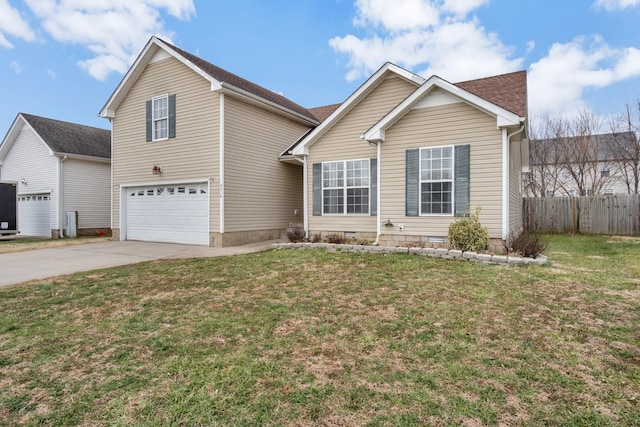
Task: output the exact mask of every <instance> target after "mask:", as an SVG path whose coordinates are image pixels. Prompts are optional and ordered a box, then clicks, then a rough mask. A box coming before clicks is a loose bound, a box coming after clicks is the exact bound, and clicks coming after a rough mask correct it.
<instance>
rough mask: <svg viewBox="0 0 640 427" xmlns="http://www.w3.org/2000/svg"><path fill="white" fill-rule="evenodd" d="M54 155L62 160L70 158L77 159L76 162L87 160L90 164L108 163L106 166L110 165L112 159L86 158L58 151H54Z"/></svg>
mask: <svg viewBox="0 0 640 427" xmlns="http://www.w3.org/2000/svg"><path fill="white" fill-rule="evenodd" d="M53 155H54V156H56V157H61V158H64V157H66V158H68V159H75V160H85V161H88V162H95V163H106V164H110V163H111V159H106V158H104V157H94V156H85V155H82V154H71V153H62V152H58V151H54V152H53Z"/></svg>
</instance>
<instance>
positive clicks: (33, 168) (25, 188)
mask: <svg viewBox="0 0 640 427" xmlns="http://www.w3.org/2000/svg"><path fill="white" fill-rule="evenodd" d="M58 162H59V159H58V157H56V156H54V155H53V153H51V151H50V150H49V148H48V147H47V145H46V144H45V143H44V142H42V140H41V139H40V137H39V136H38V135H37V134H36V133H35V132H34V131H33V130H32V129H31V128H30V127H29V126H27V125H24V126H23V127H22V129H21V130H20V133H19V134H18V136H17V137H16V139H15V141H14V143H13V145H12V146H11V149H10V150H9V152H8V153H7V156H6V157H5V159H4V162H3V163H4V164H3V165H2V180H3V181H17V182H18V194H43V193H51V205H50V211H51V218H50V222H51V228H57V227H58V198H59V196H58ZM22 178H25V180H26V181H27V184H26V185H24V184H23V183H21V182H20V180H21V179H22Z"/></svg>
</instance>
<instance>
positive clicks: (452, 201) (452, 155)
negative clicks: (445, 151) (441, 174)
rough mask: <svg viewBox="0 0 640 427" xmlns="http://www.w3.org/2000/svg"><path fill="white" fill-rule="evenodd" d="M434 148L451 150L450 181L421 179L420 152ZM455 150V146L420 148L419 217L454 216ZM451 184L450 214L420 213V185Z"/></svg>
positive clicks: (420, 160) (420, 163) (419, 158)
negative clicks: (432, 183)
mask: <svg viewBox="0 0 640 427" xmlns="http://www.w3.org/2000/svg"><path fill="white" fill-rule="evenodd" d="M436 148H450V149H451V179H450V180H438V181H433V180H431V181H429V180H427V181H423V179H422V150H432V149H436ZM455 163H456V149H455V145H436V146H433V147H420V150H419V155H418V176H419V177H420V181H419V187H418V209H419V211H420V216H429V217H438V216H441V217H451V216H454V215H455V201H456V175H455V174H456V164H455ZM449 181H450V182H451V213H423V212H422V184H423V183H425V182H449Z"/></svg>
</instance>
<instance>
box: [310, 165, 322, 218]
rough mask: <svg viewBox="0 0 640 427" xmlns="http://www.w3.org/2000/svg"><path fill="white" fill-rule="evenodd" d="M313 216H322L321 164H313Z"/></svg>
mask: <svg viewBox="0 0 640 427" xmlns="http://www.w3.org/2000/svg"><path fill="white" fill-rule="evenodd" d="M312 197H313V215H314V216H322V163H314V164H313V196H312Z"/></svg>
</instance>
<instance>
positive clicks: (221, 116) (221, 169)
mask: <svg viewBox="0 0 640 427" xmlns="http://www.w3.org/2000/svg"><path fill="white" fill-rule="evenodd" d="M222 234H224V93H221V94H220V239H222ZM221 246H222V244H221Z"/></svg>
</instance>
